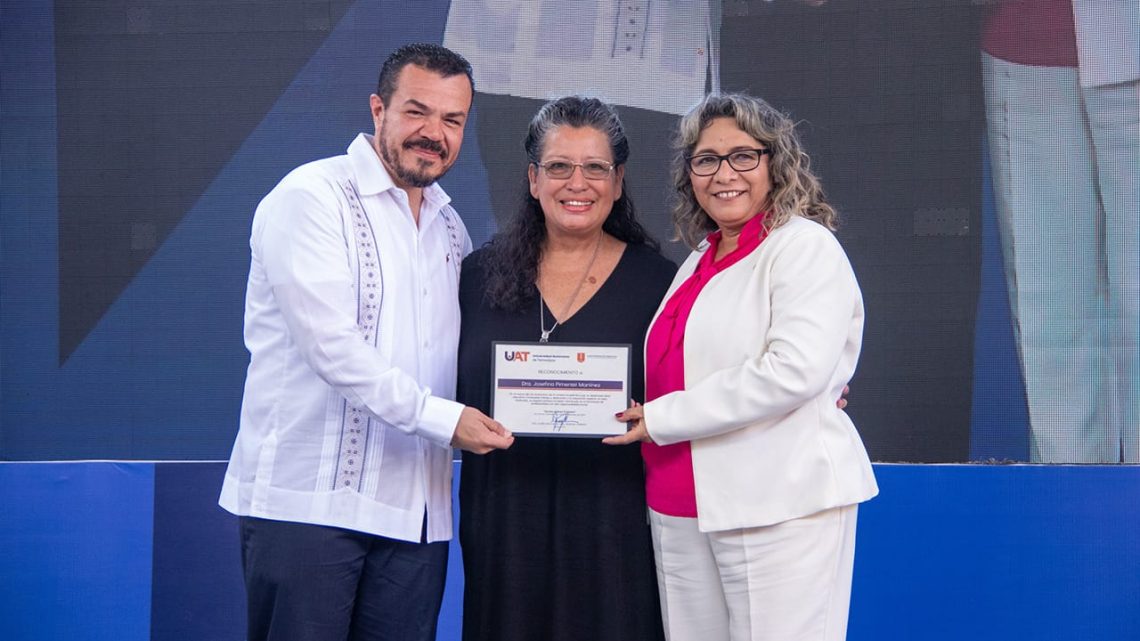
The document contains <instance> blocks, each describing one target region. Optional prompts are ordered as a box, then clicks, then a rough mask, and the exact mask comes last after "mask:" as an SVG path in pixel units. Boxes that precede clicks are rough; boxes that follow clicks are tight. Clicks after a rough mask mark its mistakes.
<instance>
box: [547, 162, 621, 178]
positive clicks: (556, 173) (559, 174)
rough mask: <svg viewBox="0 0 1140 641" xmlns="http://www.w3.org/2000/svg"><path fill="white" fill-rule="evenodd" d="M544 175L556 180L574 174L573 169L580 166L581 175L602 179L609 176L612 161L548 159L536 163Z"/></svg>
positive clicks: (612, 166)
mask: <svg viewBox="0 0 1140 641" xmlns="http://www.w3.org/2000/svg"><path fill="white" fill-rule="evenodd" d="M536 164H537V165H538V166H539V167H542V170H543V171H545V172H546V175H547V176H549V177H551V178H554V179H556V180H565V179H567V178H569V177H570V176H573V175H574V169H575V168H577V167H581V168H582V175H583V176H585V177H586V178H589V179H591V180H602V179H605V178H609V177H610V172H612V171H613V170H614V165H613V163H610V162H606V161H604V160H588V161H586V162H570V161H569V160H548V161H546V162H540V163H536Z"/></svg>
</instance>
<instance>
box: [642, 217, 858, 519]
mask: <svg viewBox="0 0 1140 641" xmlns="http://www.w3.org/2000/svg"><path fill="white" fill-rule="evenodd" d="M706 250H707V245H705V246H702V247H701V248H699V249H698V250H697V251H694V252H693V253H692V254H690V255H689V258H688V259H687V260H686V261H685V262H684V264H682V265H681V268H680V270H679V271H678V272H677V276H676V277H675V278H674V279H673V284H672V285H671V286H670V288H669V292H668V294H666V297H665V300H668V299H669V297H670V296H672V295H673V292H674V291H676V289H677V287H678V286H679V285H680V284H681V283H683V282H684V281H685V280H686V279H687V278H688V277H689V276H690V275H691V274H692V273H693V271H694V270H695V269H696V266H697V262H698V261H699V260H700V258H701V255H702V254H703V253H704V251H706ZM663 307H664V302H663V303H662V305H661V308H663ZM661 308H658V310H657V314H660V313H661ZM654 320H656V316H655V317H654ZM862 336H863V299H862V296H861V294H860V292H859V285H858V283H857V282H856V281H855V274H854V272H853V271H852V270H851V264H850V263H849V262H848V260H847V255H846V254H845V253H844V252H843V249H842V247H840V245H839V242H838V241H837V240H836V239H835V236H834V235H832V233H831V232H830V231H828V230H827V229H826V228H825V227H823V226H822V225H819V224H817V223H815V222H812V221H809V220H807V219H805V218H800V217H793V218H792V219H791V220H790V221H788V222H787V223H785V224H784V225H782V226H780V227H778V228H777V229H775V230H773V231H772V233H771V234H770V235H769V236H768V238H767V239H765V240H764V242H763V243H761V245H760V247H759V248H757V249H756V250H755V251H753V252H752V253H751V254H750V255H748V256H747V257H745V258H744V259H743V260H741V261H740V262H738V263H736V264H735V265H733V266H731V267H729V268H728V269H726V270H724V271H723V272H721V273H719V274H717V275H716V276H714V277H713V278H712V280H710V281H709V282H708V284H706V285H705V287H704V289H702V290H701V293H700V295H699V296H698V297H697V300H696V302H695V303H694V305H693V310H692V312H691V314H690V316H689V320H688V324H687V325H686V328H685V343H684V358H685V389H684V390H682V391H678V392H673V393H671V394H666V395H665V396H662V397H660V398H657V399H655V400H653V401H651V402H648V403H646V404H645V426H646V429H647V430H648V431H649V435H650V436H651V437H652V438H653V440H654V441H655V442H657V443H658V444H660V445H668V444H670V443H677V442H681V441H692V452H693V476H694V479H695V482H696V493H697V519H698V527H699V528H700V530H701V531H702V532H710V531H719V530H729V529H737V528H748V527H758V526H764V525H772V524H774V523H781V522H783V521H787V520H790V519H795V518H799V517H802V516H807V515H809V514H814V513H816V512H819V511H821V510H825V509H828V508H833V507H838V506H842V505H851V504H855V503H860V502H862V501H866V500H867V499H869V498H871V497H873V496H875V495H876V494H878V491H879V490H878V486H877V485H876V483H875V476H874V472H872V470H871V462H870V460H869V459H868V458H867V451H866V449H865V448H864V447H863V442H862V441H861V440H860V439H859V434H858V432H856V431H855V426H854V425H853V424H852V423H851V420H850V419H849V418H848V417H847V414H846V413H845V412H844V411H843V410H840V409H838V408H837V407H836V406H835V401H836V400H837V399H838V398H839V395H840V392H841V390H842V389H843V386H844V385H846V384H847V382H848V381H849V380H850V379H851V376H852V374H853V373H854V372H855V363H856V361H857V360H858V358H859V347H860V344H861V343H862Z"/></svg>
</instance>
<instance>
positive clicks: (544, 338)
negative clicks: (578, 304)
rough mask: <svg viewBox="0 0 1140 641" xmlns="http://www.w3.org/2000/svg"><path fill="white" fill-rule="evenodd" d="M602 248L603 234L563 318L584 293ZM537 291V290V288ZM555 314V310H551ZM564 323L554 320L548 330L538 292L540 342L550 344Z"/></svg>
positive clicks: (563, 312) (544, 307)
mask: <svg viewBox="0 0 1140 641" xmlns="http://www.w3.org/2000/svg"><path fill="white" fill-rule="evenodd" d="M601 247H602V234H601V233H599V234H598V242H597V243H596V244H595V245H594V255H593V256H591V257H590V262H589V263H587V264H586V271H585V272H583V273H582V279H581V280H579V281H578V286H577V287H576V288H574V293H573V294H571V295H570V300H569V301H567V303H566V307H565V308H564V309H563V310H562V318H566V315H567V314H569V313H570V308H571V307H573V306H574V301H575V300H577V299H578V294H580V293H582V286H583V285H585V284H586V278H587V277H589V275H590V270H591V269H593V267H594V261H596V260H597V259H598V250H599V249H601ZM536 289H537V288H536ZM551 313H553V310H551ZM561 323H562V321H560V320H558V318H555V319H554V325H552V326H551V327H550V329H546V303H545V302H543V300H542V290H539V292H538V328H539V330H540V331H541V332H542V335H541V336H539V338H538V342H540V343H548V342H550V333H551V332H553V331H554V329H555V328H556V327H558V325H560V324H561Z"/></svg>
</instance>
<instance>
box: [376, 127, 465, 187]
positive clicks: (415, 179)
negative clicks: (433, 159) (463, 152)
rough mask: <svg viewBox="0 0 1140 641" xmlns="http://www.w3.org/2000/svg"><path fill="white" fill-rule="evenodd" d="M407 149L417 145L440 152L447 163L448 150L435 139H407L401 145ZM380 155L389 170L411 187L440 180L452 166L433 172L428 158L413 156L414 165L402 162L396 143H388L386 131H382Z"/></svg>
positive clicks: (442, 160)
mask: <svg viewBox="0 0 1140 641" xmlns="http://www.w3.org/2000/svg"><path fill="white" fill-rule="evenodd" d="M401 146H402V147H403V148H404V149H405V150H409V151H410V150H412V149H415V148H416V147H420V148H423V149H427V150H428V151H433V152H435V153H437V154H439V160H440V163H441V164H444V165H446V163H447V151H446V150H444V148H443V145H441V144H440V143H439V142H437V141H435V140H428V139H427V138H417V139H415V140H407V141H405V142H404V144H403V145H401ZM379 147H380V157H381V158H383V159H384V164H385V165H387V167H388V170H389V171H391V172H392V173H394V174H396V178H398V179H399V180H400V182H402V183H404V184H405V185H408V186H409V187H417V188H420V189H422V188H424V187H427V186H428V185H430V184H432V183H433V182H435V181H437V180H439V179H440V178H442V177H443V175H444V174H446V173H447V170H448V169H450V167H446V166H445V167H444V168H443V170H441V171H440V172H439V173H438V174H432V173H430V171H429V167H431V163H430V162H429V161H427V160H423V159H420V158H415V157H412V158H411V160H412V162H413V163H415V165H416V166H414V167H406V166H404V165H403V164H401V162H400V158H401V157H400V155H399V153H398V152H397V151H396V145H395V143H392V144H388V141H387V140H386V139H385V137H384V131H383V130H381V131H380V145H379Z"/></svg>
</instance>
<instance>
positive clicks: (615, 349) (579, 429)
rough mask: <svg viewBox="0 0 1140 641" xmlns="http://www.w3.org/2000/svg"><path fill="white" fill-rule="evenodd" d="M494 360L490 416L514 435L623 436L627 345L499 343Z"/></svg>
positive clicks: (626, 398) (626, 388)
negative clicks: (621, 417) (621, 414)
mask: <svg viewBox="0 0 1140 641" xmlns="http://www.w3.org/2000/svg"><path fill="white" fill-rule="evenodd" d="M491 359H492V360H491V377H492V387H491V415H492V416H493V417H494V418H495V420H497V421H499V422H500V423H502V424H503V426H504V427H506V428H507V429H508V430H510V431H511V432H513V433H514V434H517V435H531V436H613V435H615V434H624V433H625V431H626V424H625V423H622V422H620V421H618V420H616V419H615V418H614V414H616V413H618V412H621V411H624V410H625V409H626V408H628V407H629V394H630V392H629V376H630V369H629V368H630V362H629V360H630V346H629V345H620V344H572V343H504V342H497V341H496V342H494V343H493V344H492V346H491Z"/></svg>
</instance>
